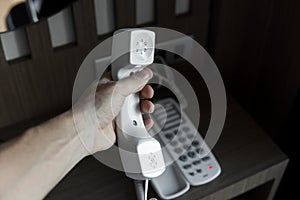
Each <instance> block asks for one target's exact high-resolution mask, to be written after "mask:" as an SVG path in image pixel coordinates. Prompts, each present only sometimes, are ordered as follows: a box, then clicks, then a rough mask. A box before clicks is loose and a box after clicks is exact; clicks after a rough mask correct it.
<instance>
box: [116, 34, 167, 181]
mask: <svg viewBox="0 0 300 200" xmlns="http://www.w3.org/2000/svg"><path fill="white" fill-rule="evenodd" d="M154 48H155V33H154V32H152V31H149V30H144V29H123V30H119V31H117V32H116V33H115V35H114V37H113V44H112V61H113V62H112V76H113V78H114V79H115V80H119V79H123V78H126V77H128V76H130V74H131V73H135V72H137V71H139V70H141V69H143V67H145V66H147V65H150V64H152V63H153V60H154ZM126 52H127V53H126ZM124 53H125V54H124ZM116 122H117V135H118V145H119V151H120V156H121V160H122V164H123V167H124V170H125V172H126V175H127V176H128V177H130V178H133V179H136V180H143V179H147V178H154V177H157V176H159V175H161V174H162V173H163V172H164V171H165V162H164V158H163V154H162V150H161V146H160V143H159V142H158V141H157V140H156V139H154V138H153V137H152V136H151V135H150V134H149V133H148V131H147V129H146V128H145V125H144V122H143V118H142V114H141V112H140V109H139V95H138V94H132V95H129V96H128V97H126V99H125V101H124V104H123V106H122V108H121V111H120V113H119V115H118V116H117V118H116Z"/></svg>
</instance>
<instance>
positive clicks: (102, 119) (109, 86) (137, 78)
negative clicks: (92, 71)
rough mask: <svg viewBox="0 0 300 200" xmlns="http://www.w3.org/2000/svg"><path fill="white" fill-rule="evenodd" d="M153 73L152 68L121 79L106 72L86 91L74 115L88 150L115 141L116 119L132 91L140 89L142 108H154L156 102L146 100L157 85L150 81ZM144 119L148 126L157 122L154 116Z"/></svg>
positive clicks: (144, 109)
mask: <svg viewBox="0 0 300 200" xmlns="http://www.w3.org/2000/svg"><path fill="white" fill-rule="evenodd" d="M152 76H153V74H152V71H151V70H150V69H149V68H144V69H143V70H142V71H140V72H137V73H136V74H133V75H131V76H130V77H128V78H126V79H122V80H119V81H112V79H111V75H106V76H104V77H103V78H102V79H101V80H100V81H99V82H95V83H93V84H92V85H91V86H90V87H89V88H88V89H87V90H86V91H85V93H84V94H83V95H82V97H81V98H80V100H79V101H78V102H77V103H76V105H75V106H73V117H74V123H75V126H76V130H77V132H78V135H79V138H80V140H81V142H82V144H83V146H84V148H85V149H86V150H87V153H88V154H93V153H95V152H97V151H102V150H105V149H108V148H110V147H111V146H112V145H113V144H114V143H115V140H116V134H115V121H114V119H115V117H116V116H117V115H118V114H119V112H120V109H121V107H122V105H123V103H124V100H125V98H126V97H127V96H128V95H130V94H133V93H137V92H140V98H141V112H142V113H144V114H146V113H152V112H153V110H154V105H153V103H151V102H150V101H148V100H146V99H149V98H152V97H153V93H154V91H153V89H152V88H151V87H150V86H149V85H146V84H147V82H148V81H149V80H150V79H151V78H152ZM94 91H95V92H94ZM144 123H145V126H146V128H148V129H149V128H151V127H152V125H153V121H152V119H146V120H144Z"/></svg>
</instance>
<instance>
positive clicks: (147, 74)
mask: <svg viewBox="0 0 300 200" xmlns="http://www.w3.org/2000/svg"><path fill="white" fill-rule="evenodd" d="M135 75H136V76H137V77H139V78H142V79H148V78H149V77H150V72H149V71H148V70H146V69H143V70H142V71H139V72H137V73H136V74H135Z"/></svg>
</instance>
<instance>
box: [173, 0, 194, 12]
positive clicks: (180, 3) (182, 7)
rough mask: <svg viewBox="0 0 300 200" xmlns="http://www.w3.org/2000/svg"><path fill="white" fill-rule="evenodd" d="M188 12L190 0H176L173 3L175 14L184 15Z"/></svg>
mask: <svg viewBox="0 0 300 200" xmlns="http://www.w3.org/2000/svg"><path fill="white" fill-rule="evenodd" d="M189 11H190V0H176V2H175V14H176V15H180V14H185V13H188V12H189Z"/></svg>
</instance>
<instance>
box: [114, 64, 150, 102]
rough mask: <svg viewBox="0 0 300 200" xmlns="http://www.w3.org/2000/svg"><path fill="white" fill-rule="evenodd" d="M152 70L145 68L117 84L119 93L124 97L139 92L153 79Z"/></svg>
mask: <svg viewBox="0 0 300 200" xmlns="http://www.w3.org/2000/svg"><path fill="white" fill-rule="evenodd" d="M152 76H153V73H152V71H151V69H149V68H147V67H145V68H144V69H143V70H141V71H139V72H137V73H135V74H133V75H131V76H129V77H127V78H125V79H122V80H119V81H118V82H117V85H118V90H119V91H118V92H119V93H120V94H122V95H124V96H128V95H129V94H132V93H136V92H139V91H140V90H142V89H143V88H144V87H145V85H146V84H147V82H148V81H149V80H150V79H151V78H152Z"/></svg>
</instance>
